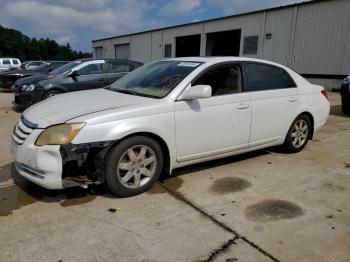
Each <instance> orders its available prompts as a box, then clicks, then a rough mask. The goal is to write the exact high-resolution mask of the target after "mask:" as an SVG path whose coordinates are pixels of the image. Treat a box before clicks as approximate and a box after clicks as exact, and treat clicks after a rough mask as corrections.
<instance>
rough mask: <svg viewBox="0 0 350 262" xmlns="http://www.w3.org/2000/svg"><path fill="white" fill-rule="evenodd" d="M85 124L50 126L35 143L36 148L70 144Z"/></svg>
mask: <svg viewBox="0 0 350 262" xmlns="http://www.w3.org/2000/svg"><path fill="white" fill-rule="evenodd" d="M84 126H85V123H71V124H60V125H55V126H50V127H48V128H47V129H45V130H44V131H43V132H42V133H41V134H40V135H39V137H38V139H37V140H36V142H35V145H36V146H43V145H66V144H69V143H70V142H71V141H72V140H73V138H74V137H75V136H76V135H77V134H78V133H79V131H80V130H81V129H82V128H83V127H84Z"/></svg>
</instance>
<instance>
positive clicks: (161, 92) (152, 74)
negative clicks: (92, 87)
mask: <svg viewBox="0 0 350 262" xmlns="http://www.w3.org/2000/svg"><path fill="white" fill-rule="evenodd" d="M200 64H201V63H199V62H183V61H159V62H155V63H150V64H147V65H144V66H142V67H140V68H139V69H137V70H135V71H133V72H131V73H129V74H127V75H126V76H124V77H123V78H121V79H119V80H118V81H117V82H115V83H113V84H112V85H111V87H110V90H112V91H116V92H121V93H127V94H132V95H139V96H147V97H154V98H162V97H165V96H166V95H167V94H169V93H170V91H171V90H173V88H174V87H175V86H176V85H177V84H178V83H180V82H181V81H182V80H183V79H184V78H185V77H186V76H188V75H189V74H190V73H191V72H192V71H193V70H194V69H195V68H196V67H198V66H199V65H200Z"/></svg>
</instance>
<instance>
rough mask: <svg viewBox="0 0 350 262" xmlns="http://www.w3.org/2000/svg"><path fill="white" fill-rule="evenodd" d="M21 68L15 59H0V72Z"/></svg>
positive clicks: (19, 62)
mask: <svg viewBox="0 0 350 262" xmlns="http://www.w3.org/2000/svg"><path fill="white" fill-rule="evenodd" d="M20 66H21V61H20V60H19V59H17V58H0V71H5V70H9V69H12V68H14V69H18V68H20Z"/></svg>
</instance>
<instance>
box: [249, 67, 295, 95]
mask: <svg viewBox="0 0 350 262" xmlns="http://www.w3.org/2000/svg"><path fill="white" fill-rule="evenodd" d="M247 75H248V81H249V90H250V91H262V90H273V89H283V88H291V87H295V86H296V85H295V83H294V81H293V79H292V78H291V76H290V75H289V74H288V73H287V72H286V71H285V70H284V69H282V68H279V67H276V66H271V65H267V64H258V63H249V64H247Z"/></svg>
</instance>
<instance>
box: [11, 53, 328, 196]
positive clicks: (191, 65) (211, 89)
mask: <svg viewBox="0 0 350 262" xmlns="http://www.w3.org/2000/svg"><path fill="white" fill-rule="evenodd" d="M329 110H330V105H329V102H328V99H327V91H326V90H325V89H324V88H323V87H321V86H318V85H314V84H311V83H309V82H308V81H306V80H305V79H304V78H303V77H301V76H300V75H298V74H297V73H295V72H294V71H292V70H290V69H288V68H286V67H284V66H282V65H279V64H276V63H272V62H268V61H264V60H257V59H248V58H240V57H211V58H209V57H205V58H204V57H189V58H176V59H168V60H162V61H157V62H153V63H150V64H147V65H145V66H143V67H140V68H139V69H137V70H135V71H133V72H131V73H130V74H128V75H126V76H124V77H123V78H121V79H120V80H118V81H117V82H115V83H113V84H112V85H111V86H110V87H108V88H105V89H96V90H91V91H81V92H75V93H69V94H63V95H59V96H57V97H53V98H50V99H48V100H46V101H43V102H40V103H39V104H37V105H34V106H32V107H30V108H29V109H27V110H26V111H25V112H24V113H23V116H22V117H21V119H20V120H19V122H18V123H17V125H16V127H15V129H14V133H13V136H12V138H13V153H14V157H15V167H16V169H17V170H18V172H19V174H20V175H22V176H23V177H25V178H27V179H29V180H30V181H32V182H34V183H36V184H38V185H41V186H43V187H46V188H49V189H61V188H63V187H68V186H75V185H81V186H86V185H87V184H89V183H96V182H97V183H105V184H106V185H107V186H108V188H109V190H110V191H111V192H112V193H114V194H116V195H118V196H122V197H125V196H132V195H136V194H139V193H142V192H144V191H146V190H148V189H150V188H151V187H152V185H153V183H154V182H155V181H157V179H158V177H159V175H160V174H161V172H167V173H171V172H172V170H174V169H176V168H179V167H182V166H186V165H190V164H194V163H198V162H203V161H207V160H212V159H217V158H222V157H226V156H231V155H235V154H240V153H244V152H248V151H253V150H257V149H262V148H267V147H271V146H278V145H281V146H283V147H284V148H285V150H286V151H288V152H292V153H294V152H299V151H300V150H302V149H303V148H304V147H305V146H306V144H307V142H308V140H309V139H312V137H313V134H314V132H315V131H317V130H318V129H319V128H320V127H322V126H323V125H324V124H325V123H326V121H327V118H328V115H329Z"/></svg>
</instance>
